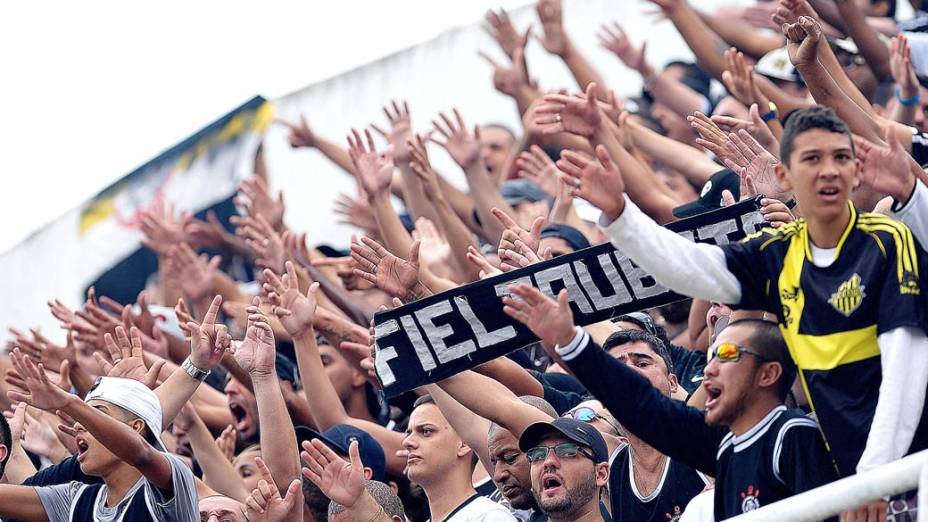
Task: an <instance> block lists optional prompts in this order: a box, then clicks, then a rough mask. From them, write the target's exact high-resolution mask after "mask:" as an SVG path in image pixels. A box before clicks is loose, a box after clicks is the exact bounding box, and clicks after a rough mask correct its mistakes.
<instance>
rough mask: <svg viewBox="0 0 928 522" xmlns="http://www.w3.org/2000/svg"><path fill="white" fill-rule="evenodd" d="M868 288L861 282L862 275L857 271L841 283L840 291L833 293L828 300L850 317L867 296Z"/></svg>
mask: <svg viewBox="0 0 928 522" xmlns="http://www.w3.org/2000/svg"><path fill="white" fill-rule="evenodd" d="M866 288H867V287H866V286H864V285H862V284H860V276H859V275H857V274H856V273H855V274H854V275H852V276H851V278H850V279H848V280H847V281H845V282H843V283H841V286H839V287H838V291H837V292H835V293H833V294H831V299H829V300H828V302H829V303H830V304H831V306H833V307H834V309H835V310H837V311H839V312H841V313H842V314H844V316H845V317H850V316H851V314H852V313H854V310H857V308H858V307H860V303H862V302H863V300H864V297H867V293H866V292H864V290H865V289H866Z"/></svg>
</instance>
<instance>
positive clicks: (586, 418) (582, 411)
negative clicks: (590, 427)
mask: <svg viewBox="0 0 928 522" xmlns="http://www.w3.org/2000/svg"><path fill="white" fill-rule="evenodd" d="M563 417H567V418H569V419H574V420H578V421H580V422H585V423H587V424H591V423H592V422H593V421H595V420H596V419H599V420H601V421H603V422H605V423H606V424H608V425H609V427H610V428H612V429H613V430H614V431H613V435H618V434H619V427H618V426H616V425H615V424H613V422H612V420H610V419H609V418H608V417H604V416H602V415H600V414H599V413H597V412H596V410H594V409H593V408H590V407H589V406H581V407H579V408H577V409H575V410H571V411H568V412H567V413H565V414H564V415H563Z"/></svg>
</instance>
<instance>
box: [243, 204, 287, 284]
mask: <svg viewBox="0 0 928 522" xmlns="http://www.w3.org/2000/svg"><path fill="white" fill-rule="evenodd" d="M231 221H232V223H233V224H234V225H235V226H236V229H235V234H236V235H238V236H240V237H242V238H244V239H245V244H246V245H248V248H250V249H251V251H252V252H254V254H255V264H256V265H258V266H259V267H263V268H270V269H271V270H283V268H284V261H285V260H286V259H287V251H286V248H285V247H284V241H283V238H282V237H281V235H280V234H278V233H277V231H276V230H275V229H274V227H272V226H271V224H270V223H268V221H267V220H266V219H264V216H261V215H260V214H259V215H257V216H255V217H253V218H252V217H247V216H246V217H238V216H233V217H232V220H231Z"/></svg>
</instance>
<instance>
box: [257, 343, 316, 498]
mask: <svg viewBox="0 0 928 522" xmlns="http://www.w3.org/2000/svg"><path fill="white" fill-rule="evenodd" d="M313 339H314V340H315V337H313ZM323 379H325V380H326V381H328V379H326V378H325V375H323ZM251 382H253V383H254V386H255V399H256V400H257V403H258V413H259V415H258V426H259V429H260V439H261V457H262V458H263V459H264V461H265V462H266V463H267V467H268V469H269V470H270V471H271V476H272V477H273V478H274V482H276V483H277V484H278V486H279V488H280V494H281V495H286V494H287V493H286V491H287V487H288V486H289V485H290V483H291V482H293V479H297V478H300V456H299V450H298V446H297V442H296V432H295V431H294V430H293V422H292V421H291V420H290V414H289V413H287V405H286V404H285V403H284V397H283V395H282V394H281V393H280V384H278V379H277V372H276V371H271V372H270V373H267V374H264V373H257V372H256V373H253V374H252V375H251ZM301 496H302V494H301ZM300 503H302V502H300Z"/></svg>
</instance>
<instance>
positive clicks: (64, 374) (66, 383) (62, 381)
mask: <svg viewBox="0 0 928 522" xmlns="http://www.w3.org/2000/svg"><path fill="white" fill-rule="evenodd" d="M58 374H59V376H60V377H59V379H58V384H59V385H60V387H61V388H62V389H65V390H70V389H71V365H70V363H68V361H61V367H60V368H59V370H58Z"/></svg>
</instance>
